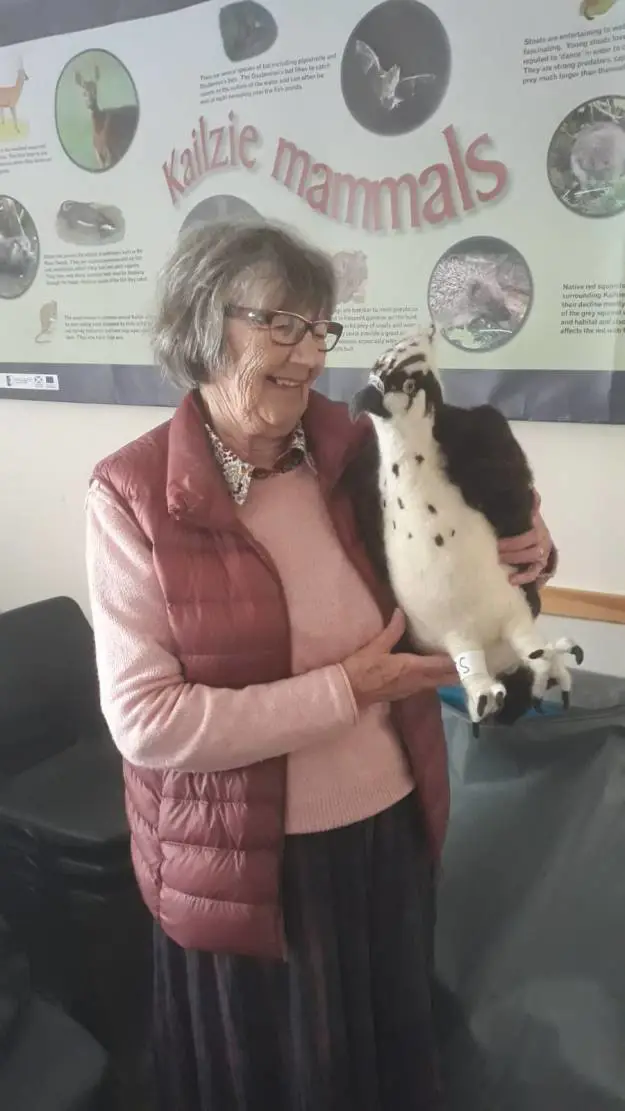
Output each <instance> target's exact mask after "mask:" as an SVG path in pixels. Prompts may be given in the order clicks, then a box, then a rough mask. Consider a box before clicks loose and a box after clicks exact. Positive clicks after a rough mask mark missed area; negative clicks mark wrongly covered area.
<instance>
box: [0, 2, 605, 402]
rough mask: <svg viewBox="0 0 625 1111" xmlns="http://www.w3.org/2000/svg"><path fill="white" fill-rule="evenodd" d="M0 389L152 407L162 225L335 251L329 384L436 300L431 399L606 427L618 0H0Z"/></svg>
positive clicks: (353, 380) (173, 235)
mask: <svg viewBox="0 0 625 1111" xmlns="http://www.w3.org/2000/svg"><path fill="white" fill-rule="evenodd" d="M0 43H2V46H0V336H1V339H2V354H1V356H0V360H1V361H0V396H1V397H27V398H32V399H46V400H63V401H66V400H69V401H99V402H118V403H132V404H168V403H170V402H171V401H172V400H174V399H175V396H176V395H175V392H174V391H173V390H172V389H171V387H169V386H168V385H167V383H166V382H165V381H164V380H163V377H162V375H161V373H160V371H159V369H158V368H157V367H154V365H153V359H152V355H151V346H150V325H151V320H152V315H153V311H154V295H155V284H156V277H157V274H158V271H159V269H160V267H161V266H162V265H163V263H164V261H165V259H166V257H167V255H168V253H169V251H170V250H171V248H172V246H173V245H174V244H175V242H176V240H177V237H178V236H180V235H181V234H184V233H185V232H186V230H187V229H188V228H190V227H191V226H193V225H196V224H199V223H205V222H212V221H222V220H224V219H225V220H254V221H264V220H268V221H276V220H278V221H281V222H284V223H286V224H288V225H291V226H293V227H294V228H295V229H297V230H298V231H299V232H300V233H302V234H304V235H305V236H307V237H308V238H309V239H310V240H311V241H312V242H313V243H315V244H316V245H318V246H319V247H321V248H322V249H323V250H325V251H326V252H328V253H329V254H330V255H331V256H332V259H333V262H334V266H335V269H336V273H337V279H338V302H339V303H338V305H337V308H336V316H337V319H339V320H340V321H341V322H342V323H343V325H344V333H343V337H342V339H341V342H340V344H339V345H338V347H337V348H336V349H335V350H334V351H333V352H332V354H331V356H330V361H329V365H328V369H327V371H326V374H325V376H324V378H323V380H322V383H321V388H322V389H324V390H325V391H326V392H328V393H329V394H330V395H331V396H333V397H341V398H344V397H348V396H350V395H351V394H352V393H353V391H354V389H355V388H357V386H358V385H359V384H360V382H361V381H362V378H363V375H364V374H365V373H366V372H367V371H368V369H369V368H370V367H371V365H372V363H373V361H374V360H375V358H376V357H377V356H378V355H379V354H380V353H381V351H382V350H384V349H385V347H386V346H388V345H389V344H391V343H393V342H395V341H396V340H397V339H399V338H400V337H401V336H403V335H404V334H406V333H408V332H410V331H411V330H413V329H414V328H415V327H416V326H419V325H420V324H423V323H424V322H425V321H426V320H428V319H430V318H432V319H433V320H434V321H435V323H436V325H437V329H438V335H439V359H440V364H441V367H442V368H443V372H444V379H445V385H446V391H447V396H448V397H449V398H450V400H456V401H459V402H460V403H462V404H476V403H479V402H481V401H484V400H489V401H492V402H493V403H495V404H497V405H498V406H499V407H500V408H501V409H502V410H503V411H504V412H505V413H506V414H507V415H508V416H510V417H517V418H521V419H537V420H561V421H567V420H569V421H596V422H615V423H620V422H623V421H625V339H624V337H625V281H624V274H623V241H624V235H623V232H624V223H623V220H624V219H625V0H548V3H547V2H546V0H524V2H523V3H522V4H521V3H512V2H505V0H501V2H500V3H496V4H494V3H493V2H492V0H471V2H468V0H428V2H427V3H425V2H421V0H383V2H382V3H378V4H375V5H371V4H370V3H368V2H366V0H340V2H339V0H315V3H314V4H313V5H304V4H303V3H301V2H299V0H265V2H264V3H260V2H259V0H233V2H229V0H207V2H204V3H184V2H179V3H175V2H170V3H167V2H166V0H54V2H52V0H0Z"/></svg>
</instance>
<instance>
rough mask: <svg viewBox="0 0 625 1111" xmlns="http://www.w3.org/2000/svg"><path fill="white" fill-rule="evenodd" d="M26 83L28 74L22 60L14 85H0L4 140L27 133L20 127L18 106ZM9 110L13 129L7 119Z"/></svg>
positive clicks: (0, 131) (0, 112) (0, 126)
mask: <svg viewBox="0 0 625 1111" xmlns="http://www.w3.org/2000/svg"><path fill="white" fill-rule="evenodd" d="M26 81H28V74H27V73H26V70H25V69H24V63H23V62H22V59H21V58H20V60H19V64H18V67H17V74H16V78H15V81H14V83H13V84H12V85H0V136H1V137H2V138H11V139H12V138H14V137H15V135H16V134H17V135H20V134H21V133H23V132H24V131H25V125H24V124H22V125H20V122H19V119H18V116H17V105H18V103H19V99H20V97H21V95H22V89H23V88H24V84H25V82H26ZM7 109H8V110H9V112H10V113H11V120H12V126H11V127H9V125H8V123H7V119H6V112H7Z"/></svg>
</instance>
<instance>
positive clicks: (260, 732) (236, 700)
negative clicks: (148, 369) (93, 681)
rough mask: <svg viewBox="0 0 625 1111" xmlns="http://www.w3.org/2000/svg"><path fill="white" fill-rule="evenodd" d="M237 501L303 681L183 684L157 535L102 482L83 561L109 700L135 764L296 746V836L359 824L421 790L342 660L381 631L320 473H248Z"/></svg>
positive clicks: (250, 757)
mask: <svg viewBox="0 0 625 1111" xmlns="http://www.w3.org/2000/svg"><path fill="white" fill-rule="evenodd" d="M238 512H239V513H240V515H241V518H242V520H243V522H244V523H245V525H246V526H247V527H248V528H249V529H250V531H251V532H252V533H253V534H254V536H255V537H256V538H257V539H258V540H259V541H260V542H261V543H262V544H263V545H264V546H265V548H266V549H267V550H268V552H269V554H270V555H271V557H272V558H273V560H274V562H275V564H276V567H277V569H278V572H279V574H280V577H281V580H282V583H283V587H284V591H285V594H286V599H287V605H288V609H289V618H290V622H291V643H292V654H293V658H292V668H293V678H291V679H285V680H281V681H280V682H276V683H265V684H259V685H257V686H252V687H248V688H246V689H245V690H242V691H235V690H229V689H219V690H217V689H214V688H209V687H204V686H201V685H199V684H190V683H187V682H186V681H185V679H184V675H183V674H182V669H181V665H180V663H179V661H178V660H177V658H176V654H175V645H174V644H173V642H172V636H171V632H170V628H169V622H168V619H167V610H166V606H165V601H164V598H163V594H162V592H161V589H160V586H159V583H158V580H157V577H156V574H155V571H154V567H153V563H152V558H151V553H150V548H149V544H148V543H147V541H146V539H145V537H144V536H143V535H142V533H141V531H140V530H139V529H138V527H137V525H136V524H135V523H134V521H133V520H132V518H131V517H130V516H128V515H127V514H126V513H125V512H124V511H123V510H122V509H120V507H119V506H118V505H117V504H116V503H115V502H113V501H112V500H111V498H110V495H108V494H107V492H106V491H105V490H104V489H102V488H101V487H99V486H97V485H95V486H92V488H91V490H90V491H89V495H88V498H87V565H88V574H89V588H90V595H91V607H92V618H93V626H94V632H95V639H96V652H97V661H98V672H99V677H100V688H101V697H102V708H103V711H104V715H105V717H106V719H107V722H108V724H109V728H110V730H111V733H112V735H113V739H114V741H115V743H116V744H117V746H118V748H119V749H120V751H121V752H122V753H123V755H124V756H125V757H126V758H127V759H128V760H129V761H130V762H131V763H134V764H137V765H144V766H147V767H172V768H179V769H181V770H184V771H200V772H201V771H218V770H224V769H227V768H233V767H242V766H245V765H246V764H250V763H253V762H256V761H258V760H263V759H267V758H268V757H271V756H277V755H283V754H287V755H288V762H287V769H288V774H287V814H286V828H287V832H289V833H310V832H315V831H319V830H325V829H332V828H335V827H337V826H343V825H349V824H350V823H352V822H357V821H360V820H362V819H364V818H368V817H371V816H372V815H373V814H376V813H379V812H380V811H382V810H384V809H385V808H386V807H388V806H391V805H393V803H395V802H397V801H399V799H401V798H404V797H405V796H406V795H407V794H408V793H409V792H410V791H411V790H412V789H413V787H414V783H413V780H412V777H411V774H410V772H409V770H408V765H407V762H406V760H405V758H404V754H403V752H402V750H401V748H400V745H399V742H398V740H397V738H396V736H395V733H394V731H393V729H392V726H391V723H390V717H389V708H388V706H386V705H379V706H374V707H371V708H370V709H368V710H366V711H365V712H363V713H360V714H358V711H357V708H356V705H355V702H354V698H353V695H352V692H351V689H350V686H349V682H348V680H347V677H346V675H345V672H344V671H343V668H342V667H341V666H340V662H339V661H340V660H342V659H345V657H346V656H348V655H349V654H350V653H351V652H353V651H355V650H356V649H357V648H359V647H361V646H362V645H364V644H366V643H367V642H368V641H369V640H371V638H372V637H374V636H375V635H376V634H377V633H378V632H380V631H381V628H382V622H381V618H380V614H379V612H378V610H377V607H376V605H375V603H374V601H373V599H372V598H371V596H370V594H369V592H368V590H367V589H366V587H365V586H364V584H363V582H362V580H361V579H360V577H359V575H358V574H357V572H356V571H355V570H354V568H353V567H352V566H351V564H350V563H349V561H348V560H347V558H346V557H345V555H344V553H343V550H342V548H341V546H340V544H339V542H338V540H337V538H336V536H335V534H334V531H333V529H332V526H331V524H330V521H329V519H328V516H327V513H326V510H325V506H324V504H323V500H322V498H321V495H320V492H319V488H318V484H317V480H316V478H315V475H314V474H313V472H312V470H311V469H310V468H309V467H308V466H306V465H303V466H300V467H299V468H298V469H297V470H293V471H290V472H287V473H286V474H282V475H277V476H275V477H273V478H271V479H268V480H264V481H255V482H253V483H252V486H251V489H250V492H249V495H248V497H247V500H246V502H245V504H244V505H243V506H241V507H239V509H238Z"/></svg>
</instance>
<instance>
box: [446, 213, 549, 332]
mask: <svg viewBox="0 0 625 1111" xmlns="http://www.w3.org/2000/svg"><path fill="white" fill-rule="evenodd" d="M533 300H534V284H533V281H532V275H531V272H530V269H529V266H528V264H527V262H526V261H525V259H524V257H523V255H522V254H521V253H520V251H518V250H517V249H516V247H513V246H512V244H510V243H507V242H506V240H505V239H498V238H496V237H495V236H488V235H481V236H471V237H470V238H469V239H462V240H460V241H459V242H458V243H455V244H454V245H453V246H452V247H449V249H448V250H447V251H445V253H444V254H443V255H441V257H440V258H439V260H438V262H437V263H436V265H435V267H434V269H433V270H432V274H431V276H430V281H429V284H428V307H429V310H430V315H431V317H432V319H433V320H434V322H435V324H436V326H437V329H438V330H439V332H440V333H441V335H443V336H444V338H445V339H446V340H447V342H448V343H450V344H452V346H453V347H457V348H458V349H459V350H460V351H466V352H469V353H479V352H485V351H495V350H496V349H497V348H498V347H503V346H504V345H505V344H506V343H510V341H511V340H513V339H514V337H515V336H516V335H518V333H519V332H520V330H521V328H522V327H523V325H524V324H525V322H526V320H527V318H528V316H529V313H530V311H531V308H532V303H533Z"/></svg>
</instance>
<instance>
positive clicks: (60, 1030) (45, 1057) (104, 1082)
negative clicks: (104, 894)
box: [0, 919, 111, 1111]
mask: <svg viewBox="0 0 625 1111" xmlns="http://www.w3.org/2000/svg"><path fill="white" fill-rule="evenodd" d="M110 1091H111V1089H110V1087H109V1076H108V1061H107V1055H106V1053H105V1052H104V1050H103V1049H102V1048H101V1046H99V1045H98V1044H97V1042H96V1041H95V1039H94V1038H93V1037H92V1036H91V1035H90V1034H88V1033H87V1032H86V1031H85V1030H83V1029H81V1027H80V1026H78V1024H77V1023H76V1022H74V1021H73V1020H72V1019H71V1018H69V1017H68V1016H67V1015H66V1014H64V1013H63V1012H62V1011H61V1010H60V1009H59V1008H58V1007H54V1006H52V1005H51V1004H50V1003H45V1002H44V1001H43V1000H41V999H38V998H37V997H36V996H35V995H33V994H32V991H31V985H30V978H29V970H28V962H27V960H26V958H25V956H24V954H23V952H22V951H21V950H20V949H19V948H18V947H17V945H16V943H15V939H14V938H12V937H11V936H10V934H9V931H8V928H7V926H6V923H4V922H3V921H2V920H1V919H0V1107H2V1108H3V1109H4V1108H6V1111H109V1108H110V1103H109V1101H108V1094H109V1093H110Z"/></svg>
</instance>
